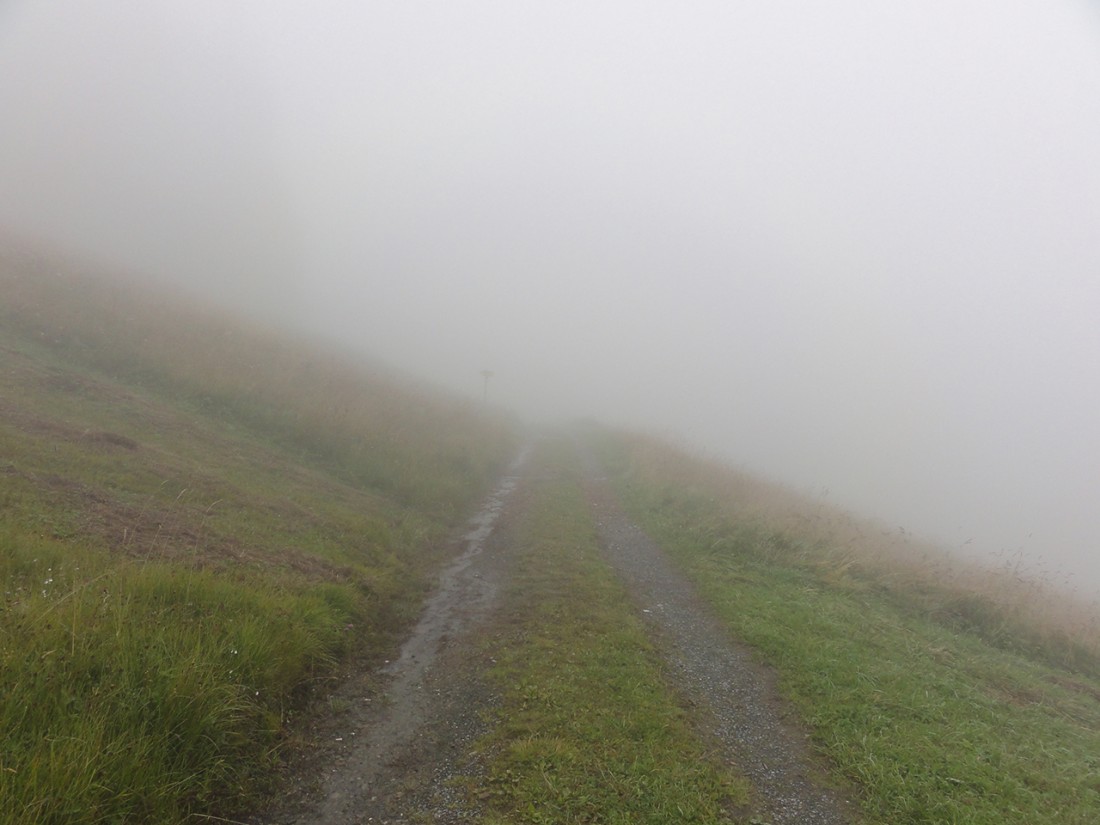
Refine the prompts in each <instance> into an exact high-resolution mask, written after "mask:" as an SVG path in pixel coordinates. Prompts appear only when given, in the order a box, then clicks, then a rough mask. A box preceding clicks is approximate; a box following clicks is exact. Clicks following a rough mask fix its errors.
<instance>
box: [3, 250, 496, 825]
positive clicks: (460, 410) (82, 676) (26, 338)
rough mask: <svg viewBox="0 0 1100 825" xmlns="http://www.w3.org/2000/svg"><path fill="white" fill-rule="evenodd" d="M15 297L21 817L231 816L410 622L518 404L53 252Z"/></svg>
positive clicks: (14, 600)
mask: <svg viewBox="0 0 1100 825" xmlns="http://www.w3.org/2000/svg"><path fill="white" fill-rule="evenodd" d="M0 296H2V299H0V594H2V597H3V600H2V602H0V729H2V730H3V731H4V736H3V738H2V739H0V799H2V800H4V802H3V805H0V822H19V823H47V822H50V823H54V822H57V823H60V822H82V823H84V822H88V823H92V822H153V821H156V822H173V821H184V820H185V819H188V818H189V816H190V815H191V814H192V813H195V812H207V813H209V812H211V811H220V812H223V813H224V812H225V811H226V810H231V809H232V807H233V805H234V804H235V801H236V800H239V799H240V798H242V796H245V795H247V794H248V793H250V792H254V791H255V790H256V789H257V788H258V787H261V786H262V777H263V774H264V771H265V770H266V769H267V768H268V767H269V766H270V765H271V764H272V760H273V758H274V755H275V753H276V750H277V747H278V745H279V743H280V741H281V737H282V736H283V734H284V730H285V726H286V722H287V720H288V718H289V717H290V716H291V715H292V714H293V713H294V712H295V711H296V709H298V708H299V707H300V705H301V701H302V699H303V697H304V695H305V692H306V690H307V688H308V687H309V686H310V685H311V684H312V683H314V681H315V680H318V679H323V678H325V677H326V675H328V674H330V673H331V672H332V669H333V667H334V666H335V665H336V664H337V663H338V662H339V661H340V660H341V658H342V657H344V656H346V655H348V654H350V653H353V652H354V653H364V652H366V653H368V654H369V653H370V651H371V650H378V649H380V646H381V645H384V644H385V643H386V641H387V640H388V639H389V638H390V637H391V635H392V634H393V633H394V632H396V631H397V630H398V629H399V628H400V627H402V626H403V624H404V623H405V622H406V621H407V620H408V619H409V618H410V616H409V614H410V612H411V611H413V610H415V608H416V606H417V605H418V604H419V596H420V594H421V593H422V592H423V589H424V587H425V583H426V582H427V581H428V576H429V574H430V572H431V570H432V568H433V565H434V564H435V563H436V562H437V561H438V555H439V553H438V546H439V544H440V542H439V539H440V538H441V537H442V536H443V535H444V534H445V533H446V532H447V531H448V530H449V529H450V528H452V527H453V526H454V525H455V524H456V522H457V521H458V520H460V519H461V518H462V516H463V515H464V514H465V513H466V512H467V510H468V508H469V507H470V506H471V504H472V502H473V500H474V499H475V498H476V497H478V496H480V495H481V494H482V493H483V491H484V490H485V489H486V488H487V486H488V484H489V483H490V482H491V480H492V479H493V477H494V476H495V474H496V473H497V471H498V470H499V468H500V467H501V466H502V465H503V463H504V462H505V461H506V459H507V458H508V457H509V455H510V453H511V451H512V447H513V433H512V429H511V426H510V423H509V422H507V421H504V420H500V419H497V418H493V417H491V416H489V415H487V414H486V413H485V412H484V411H483V410H482V409H479V408H478V407H477V405H470V404H466V403H463V402H460V401H456V400H453V399H450V398H447V397H444V396H441V395H439V394H436V393H433V392H430V391H427V390H424V389H422V388H417V387H415V386H411V385H409V384H408V383H405V382H402V381H399V380H397V379H394V378H392V377H387V376H385V375H384V374H381V373H379V372H378V371H371V370H368V369H366V368H364V367H361V366H358V365H356V364H353V363H351V362H348V361H344V360H341V359H339V358H337V357H335V356H333V355H330V354H325V353H323V352H320V351H318V350H316V349H313V348H310V347H308V346H306V345H304V344H303V343H301V342H296V341H293V340H289V339H286V338H280V337H277V336H274V335H270V334H266V333H264V332H263V331H259V330H256V329H249V328H247V327H245V326H243V325H241V324H240V323H239V322H235V321H233V320H231V319H228V318H224V317H219V316H217V315H215V314H211V313H209V312H203V311H199V310H196V309H194V308H189V307H186V306H185V305H184V304H183V303H182V302H179V301H175V300H169V299H167V298H164V297H158V296H155V295H149V294H140V293H139V292H138V291H136V290H135V289H134V288H133V287H132V286H127V285H124V284H121V283H104V282H97V281H89V280H86V279H78V278H71V277H68V276H66V275H60V274H57V273H56V271H55V267H54V266H53V265H50V264H47V263H44V262H41V261H38V260H35V259H33V258H31V257H28V256H20V255H16V254H13V253H10V252H8V253H5V254H3V255H2V256H0Z"/></svg>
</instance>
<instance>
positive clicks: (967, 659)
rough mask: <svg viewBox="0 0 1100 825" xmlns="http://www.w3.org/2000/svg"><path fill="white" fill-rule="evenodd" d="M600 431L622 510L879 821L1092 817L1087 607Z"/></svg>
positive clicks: (1093, 733)
mask: <svg viewBox="0 0 1100 825" xmlns="http://www.w3.org/2000/svg"><path fill="white" fill-rule="evenodd" d="M600 443H601V445H602V453H603V457H604V459H605V462H606V465H607V467H608V468H609V469H610V470H611V472H612V474H613V478H614V479H616V483H617V485H618V488H619V490H620V493H621V495H622V497H623V499H624V503H625V504H626V506H627V508H628V509H629V510H631V511H632V512H633V513H634V516H635V517H636V518H637V519H638V521H639V523H641V524H642V525H644V526H645V527H646V529H647V530H648V531H649V533H650V534H651V535H652V536H653V537H654V538H655V539H656V540H657V541H659V542H660V543H661V544H662V545H663V546H664V547H665V548H666V550H668V551H669V552H670V554H671V555H672V556H673V557H674V559H675V560H676V561H677V562H678V563H679V564H680V565H681V566H682V567H683V568H684V569H685V570H686V571H687V572H688V573H689V574H690V575H691V576H693V577H694V578H695V580H696V581H697V583H698V585H699V587H700V591H701V592H702V593H703V595H704V597H705V598H706V599H707V600H708V601H709V602H710V603H711V605H712V606H713V609H714V611H715V613H716V615H718V616H719V617H721V618H722V620H723V621H724V622H725V623H726V625H727V626H728V627H729V629H730V632H731V633H732V634H733V635H735V636H736V637H738V638H740V639H742V640H744V641H746V642H748V643H749V644H750V645H752V646H753V647H754V649H755V650H756V651H757V653H758V655H759V656H760V657H761V659H762V660H764V661H766V662H768V663H769V664H771V665H772V666H774V667H775V668H776V669H777V671H778V673H779V676H780V683H781V685H782V687H783V690H784V691H785V692H786V693H787V695H788V696H789V697H790V698H791V699H792V700H793V701H794V702H795V704H796V706H797V707H798V708H799V710H800V711H801V715H802V716H803V718H804V719H805V721H806V722H807V724H808V725H809V727H810V729H811V731H812V734H813V737H814V742H815V744H816V745H817V747H818V748H819V749H820V750H821V751H822V752H823V753H824V754H825V755H827V757H828V758H829V760H830V762H831V763H832V764H833V765H834V766H835V769H836V771H837V773H838V775H839V776H841V777H843V778H844V779H845V780H847V781H851V782H852V783H853V784H855V785H856V786H857V787H860V788H861V789H862V794H863V806H864V809H865V811H866V814H867V817H868V821H869V822H877V823H884V824H887V823H888V825H898V823H944V822H952V823H955V822H957V823H975V825H978V824H981V823H985V824H987V825H1002V823H1009V822H1011V823H1021V825H1023V824H1024V823H1027V825H1036V824H1037V823H1050V825H1069V823H1079V825H1085V823H1093V822H1095V821H1096V812H1097V811H1098V810H1100V779H1098V777H1100V622H1098V618H1100V617H1098V615H1097V611H1096V609H1095V608H1094V607H1090V606H1088V605H1084V604H1079V603H1074V602H1073V601H1072V600H1070V599H1068V598H1066V597H1065V596H1064V595H1062V594H1059V593H1058V592H1057V591H1055V590H1054V589H1052V588H1050V587H1048V586H1046V585H1044V584H1043V583H1041V582H1031V581H1025V580H1021V579H1019V578H1018V577H1016V576H1015V575H1014V574H1013V572H1012V571H1011V570H1001V571H981V570H978V569H976V568H973V567H971V566H968V565H966V564H963V563H962V562H959V561H956V560H953V559H951V558H950V557H949V556H947V555H945V554H943V553H941V552H939V551H936V550H935V549H934V548H931V547H922V546H920V545H918V544H916V543H913V542H909V541H902V540H901V539H899V538H897V537H891V536H884V535H883V534H882V532H881V531H880V530H879V529H877V528H876V527H875V526H874V525H871V524H861V523H859V522H857V521H855V520H853V519H852V518H851V517H849V516H847V515H845V514H843V513H839V512H834V511H831V510H828V509H827V508H824V507H822V506H820V505H819V504H817V503H814V502H809V501H807V500H804V499H802V498H800V497H799V496H797V495H794V494H793V493H791V492H789V491H787V490H784V489H782V488H778V487H775V486H772V485H768V484H764V483H761V482H760V481H758V480H754V479H752V478H750V477H747V476H744V475H740V474H738V473H735V472H733V471H731V470H730V469H729V468H726V467H722V466H720V465H718V464H715V463H711V462H707V461H703V460H699V459H696V458H692V457H690V456H688V455H686V454H684V453H683V452H680V451H677V450H675V449H673V448H672V447H670V446H668V445H667V444H663V443H661V442H658V441H655V440H651V439H647V438H641V437H630V436H607V435H604V436H602V437H601V439H600Z"/></svg>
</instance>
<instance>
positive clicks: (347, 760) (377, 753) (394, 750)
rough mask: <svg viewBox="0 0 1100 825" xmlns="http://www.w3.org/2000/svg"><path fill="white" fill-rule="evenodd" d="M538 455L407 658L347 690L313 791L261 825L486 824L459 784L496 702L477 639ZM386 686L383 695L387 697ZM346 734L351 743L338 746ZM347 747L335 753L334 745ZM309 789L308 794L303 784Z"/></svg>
mask: <svg viewBox="0 0 1100 825" xmlns="http://www.w3.org/2000/svg"><path fill="white" fill-rule="evenodd" d="M529 452H530V450H529V449H524V450H523V451H521V453H520V454H519V456H518V457H517V458H516V460H515V461H514V462H513V463H512V465H511V467H510V468H509V470H508V474H507V475H506V476H505V477H504V478H503V479H502V480H501V482H500V484H499V485H498V487H497V488H496V489H495V490H494V491H493V493H492V494H490V496H489V497H488V499H487V501H486V502H485V504H484V505H483V506H482V508H481V510H480V511H479V512H478V514H477V515H476V516H475V517H474V518H473V519H471V521H470V522H469V528H470V529H469V531H468V532H467V533H466V534H465V535H464V536H463V537H462V539H461V541H462V542H464V543H465V549H464V550H463V551H462V552H461V553H460V554H459V555H458V556H457V557H456V558H455V559H454V560H453V561H452V562H451V563H450V564H449V565H448V566H447V567H446V569H444V570H443V572H442V573H441V575H440V582H439V586H438V587H437V589H436V590H435V591H434V593H433V594H432V596H431V597H430V598H429V599H428V601H427V602H426V603H425V606H424V609H423V612H422V613H421V617H420V620H419V622H418V623H417V625H416V627H415V628H414V630H413V631H412V633H411V635H410V636H409V638H408V639H407V640H406V642H405V643H404V645H403V646H402V648H401V652H400V655H399V656H398V657H397V658H396V659H395V660H393V661H392V662H388V663H386V665H385V666H384V667H383V668H381V671H380V672H378V673H374V674H364V675H363V676H362V677H361V678H358V679H353V680H351V681H349V682H348V683H347V684H345V685H344V686H343V687H342V688H341V689H340V690H338V691H337V692H336V694H335V696H334V699H333V704H335V705H337V706H339V707H344V708H346V711H344V712H342V713H338V714H335V717H336V718H335V719H329V720H327V721H326V723H325V725H324V728H325V734H324V735H326V736H327V737H328V739H329V742H328V747H325V748H324V752H323V753H322V754H320V755H319V757H318V758H317V759H315V760H314V761H316V762H319V763H321V765H323V767H322V766H321V765H317V766H315V767H314V769H313V773H314V774H316V773H321V775H320V777H319V778H318V777H316V776H314V778H313V779H312V780H311V781H310V780H307V782H308V784H309V787H303V788H300V789H298V791H297V792H291V793H288V798H286V799H284V800H283V801H282V802H281V804H280V805H279V806H278V809H277V810H274V811H269V812H267V813H265V814H262V815H260V816H258V817H255V818H253V819H252V820H250V821H251V822H252V823H257V825H260V824H262V825H364V823H378V825H383V824H385V825H398V823H423V822H432V823H441V825H445V824H446V823H461V822H469V821H471V819H473V818H475V817H476V812H474V811H471V810H469V809H467V807H466V806H465V802H464V798H463V795H462V794H461V793H458V792H456V791H455V789H453V788H452V787H451V785H450V782H449V780H451V779H452V778H454V777H456V776H458V775H460V774H461V773H463V772H464V771H465V770H466V769H467V768H468V767H469V765H468V763H469V751H470V748H471V746H472V745H473V743H474V741H475V740H476V739H477V738H478V736H480V735H481V734H483V733H484V732H485V723H484V721H483V713H482V712H483V711H484V710H486V709H488V708H489V707H491V705H492V704H493V702H494V701H495V696H494V693H493V691H492V690H491V689H490V688H489V687H488V686H487V685H486V683H485V681H484V679H483V678H482V675H483V673H484V671H485V670H486V669H487V668H488V667H489V666H490V665H491V661H488V660H486V659H487V657H486V656H485V655H484V654H479V653H478V651H479V649H480V648H479V645H478V643H477V642H476V641H475V639H474V636H475V634H476V632H477V630H478V629H479V628H480V627H481V626H482V624H483V623H484V622H485V621H486V619H487V618H488V616H489V615H490V614H491V612H492V608H493V606H494V605H495V603H496V600H497V595H498V592H499V589H500V586H501V585H502V584H503V582H504V581H505V578H506V576H507V553H506V550H507V544H508V542H507V537H506V535H502V534H506V533H507V528H506V525H505V524H502V522H507V521H508V520H509V517H510V515H511V511H513V510H515V509H517V508H516V507H515V506H514V502H513V499H515V498H516V497H517V493H516V489H517V487H519V486H521V482H522V471H523V467H524V465H525V463H526V461H527V457H528V455H529ZM379 681H381V683H382V685H383V687H382V689H381V690H379V688H378V687H377V686H376V685H377V683H378V682H379ZM335 734H339V735H335ZM334 742H335V744H336V747H333V744H334ZM303 784H304V783H303Z"/></svg>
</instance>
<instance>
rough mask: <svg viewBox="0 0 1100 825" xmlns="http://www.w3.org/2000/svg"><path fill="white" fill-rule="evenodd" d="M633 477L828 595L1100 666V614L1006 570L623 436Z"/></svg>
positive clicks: (656, 442) (1046, 584)
mask: <svg viewBox="0 0 1100 825" xmlns="http://www.w3.org/2000/svg"><path fill="white" fill-rule="evenodd" d="M621 446H622V448H623V454H624V455H625V456H626V457H627V458H626V460H627V461H628V462H629V465H628V466H629V474H630V476H632V477H634V478H637V479H638V480H639V481H641V483H642V484H644V485H647V486H651V487H652V488H654V489H660V490H662V491H663V492H662V493H660V495H663V496H665V497H670V496H677V497H683V498H685V499H694V500H695V501H697V502H706V503H707V506H706V507H705V508H704V509H705V510H706V513H702V512H701V513H700V518H702V519H711V520H713V524H714V531H715V537H716V539H715V540H716V541H719V540H721V535H722V531H723V530H726V529H728V527H729V525H748V526H751V527H752V528H758V529H760V531H761V535H762V536H771V537H778V540H775V541H765V542H764V544H765V545H766V547H764V548H763V549H762V552H764V553H766V554H769V556H770V560H774V561H778V562H781V563H793V564H798V565H800V566H805V567H810V568H813V569H814V570H815V572H816V573H817V574H818V575H819V577H820V579H821V580H822V581H823V582H824V583H826V584H828V585H831V586H837V587H847V588H873V589H876V590H881V591H886V592H888V593H890V594H891V595H893V596H895V597H896V598H897V599H898V600H899V601H900V602H901V603H902V604H904V605H906V606H908V607H909V608H912V609H915V610H917V611H919V612H920V613H922V614H924V615H927V616H930V617H932V618H934V619H936V620H939V621H943V622H945V623H948V624H951V625H954V626H958V627H960V628H965V629H968V630H974V631H977V632H979V633H981V634H982V635H983V636H986V637H987V638H990V639H991V640H992V641H994V642H996V643H998V644H1001V645H1003V646H1006V647H1014V648H1020V649H1024V650H1027V651H1029V652H1032V653H1036V654H1039V655H1042V656H1043V657H1044V658H1055V659H1057V660H1058V661H1059V662H1060V663H1062V664H1066V665H1068V666H1070V667H1082V668H1087V669H1093V668H1094V667H1096V666H1097V665H1098V664H1100V605H1098V604H1097V603H1089V602H1087V601H1085V600H1083V599H1081V598H1078V597H1075V596H1074V595H1072V594H1069V593H1066V592H1064V591H1063V590H1062V589H1061V588H1059V587H1058V586H1057V585H1055V584H1054V583H1053V582H1050V581H1047V580H1044V579H1041V578H1034V577H1030V576H1028V575H1026V574H1024V573H1022V572H1021V571H1020V570H1019V569H1017V568H1015V567H1013V566H1010V565H1005V566H1002V567H1000V568H992V567H989V566H984V565H981V564H979V563H977V562H975V561H973V560H970V559H966V558H962V557H960V556H959V555H957V554H955V553H952V552H951V551H949V550H947V549H944V548H943V547H941V546H938V545H936V544H934V543H932V542H929V541H924V540H922V539H921V538H919V537H918V536H915V535H913V534H912V533H908V532H902V531H901V530H898V529H894V530H890V529H887V528H885V527H884V526H883V525H881V524H878V523H876V522H874V521H871V520H869V519H865V518H860V517H858V516H855V515H853V514H852V513H850V512H847V511H845V510H842V509H840V508H838V507H835V506H833V505H830V504H828V503H826V502H823V501H821V500H817V499H813V498H810V497H808V496H805V495H802V494H800V493H798V492H796V491H794V490H792V489H790V488H789V487H785V486H783V485H780V484H776V483H773V482H769V481H766V480H762V479H760V478H758V477H755V476H753V475H751V474H749V473H746V472H742V471H740V470H737V469H735V468H733V467H731V466H730V465H728V464H725V463H723V462H720V461H716V460H713V459H709V458H706V457H701V456H699V455H693V454H691V453H690V452H689V451H687V450H684V449H681V448H677V447H674V446H671V445H669V444H668V443H667V442H665V441H662V440H660V439H657V438H653V437H649V436H646V435H639V434H634V435H629V436H624V437H623V438H622V440H621Z"/></svg>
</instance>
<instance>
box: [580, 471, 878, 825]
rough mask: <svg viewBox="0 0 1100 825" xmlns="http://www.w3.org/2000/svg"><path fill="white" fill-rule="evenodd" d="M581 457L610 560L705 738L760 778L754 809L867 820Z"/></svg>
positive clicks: (754, 668) (830, 823)
mask: <svg viewBox="0 0 1100 825" xmlns="http://www.w3.org/2000/svg"><path fill="white" fill-rule="evenodd" d="M582 457H583V459H584V465H585V470H586V485H585V486H586V493H587V497H588V500H589V503H590V506H591V508H592V512H593V515H594V517H595V520H596V525H597V532H598V534H599V537H600V544H601V546H602V547H603V549H604V552H605V556H606V558H607V559H608V561H609V562H610V563H611V565H612V566H613V567H614V569H615V570H616V571H617V572H618V574H619V575H620V576H621V577H622V579H623V580H624V581H625V582H626V583H627V585H628V587H629V588H630V589H631V591H632V592H633V594H634V596H635V598H636V600H637V602H638V604H639V606H640V607H639V609H640V610H641V611H642V613H643V615H644V617H645V619H646V621H647V623H648V624H649V626H650V627H651V628H652V629H653V632H654V637H655V639H656V640H657V643H658V646H659V649H660V650H662V651H663V652H664V654H665V656H666V657H667V659H668V661H669V664H670V666H671V672H672V675H673V677H674V680H675V684H676V686H677V688H678V689H679V690H680V692H681V693H682V695H683V696H684V698H685V699H687V701H688V704H689V705H690V706H691V707H692V709H693V713H694V715H695V716H696V720H697V724H698V726H699V729H700V733H701V734H702V735H703V736H704V737H705V738H706V740H707V741H708V742H709V743H710V744H711V746H712V747H714V748H716V749H717V751H718V753H720V754H721V755H722V757H723V758H724V759H726V760H727V761H728V762H729V763H732V764H733V765H735V766H736V770H737V771H738V772H739V773H741V774H742V775H743V776H746V777H747V778H748V779H749V780H750V781H751V782H752V784H753V786H754V789H755V792H756V798H755V799H754V803H755V804H754V807H755V808H757V809H758V810H760V811H762V812H763V813H765V814H766V816H767V822H769V823H770V825H840V823H850V822H856V821H858V818H857V817H856V816H855V815H854V813H853V809H854V808H853V806H852V805H851V804H850V803H849V801H848V800H846V799H845V798H844V797H843V795H842V794H840V793H838V792H836V791H834V790H832V789H829V788H827V787H826V786H825V785H824V784H823V782H822V780H821V772H820V771H819V770H818V769H817V767H816V765H815V761H814V758H813V756H812V754H811V752H810V750H809V748H808V747H807V743H806V738H807V734H806V733H805V732H804V731H803V730H800V728H799V727H798V725H797V724H796V723H795V718H794V713H793V711H792V710H791V709H790V708H789V707H788V706H787V705H786V703H785V702H783V701H782V700H781V699H780V697H779V695H778V692H777V690H776V687H775V677H774V675H773V674H772V673H770V672H769V671H768V670H767V669H766V668H764V667H762V666H761V665H759V664H758V663H757V662H755V661H754V660H753V658H752V655H751V653H750V652H749V651H748V650H747V649H746V648H744V647H743V646H740V645H738V644H736V643H735V642H734V640H733V639H732V638H731V637H730V634H729V633H728V631H726V630H725V629H724V628H723V627H722V626H721V625H720V624H719V623H718V621H717V620H716V619H715V618H714V617H713V615H711V613H710V611H709V610H708V609H707V608H706V606H705V605H704V604H703V602H702V600H701V599H700V598H699V596H698V594H697V592H696V589H695V587H694V586H693V585H692V583H691V582H690V581H688V579H687V578H686V577H685V576H684V575H683V574H682V573H680V572H679V571H678V570H676V569H675V568H674V567H673V566H672V565H671V564H670V563H669V561H668V559H667V558H666V557H665V554H664V553H663V551H662V550H661V549H660V548H659V547H658V546H657V545H656V544H655V543H654V542H653V540H652V539H650V538H649V537H648V536H647V535H646V534H645V533H644V532H643V531H642V530H641V529H640V528H639V527H638V526H637V525H635V524H634V523H633V522H632V521H631V520H630V519H629V518H628V517H627V516H626V514H625V513H624V512H623V510H622V507H621V506H620V504H619V502H618V499H617V497H616V496H615V494H614V493H613V492H612V490H611V488H610V485H609V484H608V483H607V481H606V479H604V478H603V477H602V474H601V470H600V468H599V467H598V465H597V464H596V463H595V461H594V460H593V459H592V458H591V457H590V456H587V455H583V456H582Z"/></svg>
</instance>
